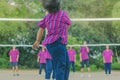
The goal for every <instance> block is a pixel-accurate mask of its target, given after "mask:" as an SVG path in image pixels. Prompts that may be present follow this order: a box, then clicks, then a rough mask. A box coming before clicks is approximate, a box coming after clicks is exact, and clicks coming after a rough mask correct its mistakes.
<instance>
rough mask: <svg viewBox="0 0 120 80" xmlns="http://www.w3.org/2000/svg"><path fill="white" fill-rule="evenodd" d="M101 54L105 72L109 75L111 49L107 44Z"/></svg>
mask: <svg viewBox="0 0 120 80" xmlns="http://www.w3.org/2000/svg"><path fill="white" fill-rule="evenodd" d="M102 56H103V63H104V69H105V74H107V75H109V74H111V63H112V56H113V51H112V50H111V49H109V45H106V49H105V50H104V51H103V53H102Z"/></svg>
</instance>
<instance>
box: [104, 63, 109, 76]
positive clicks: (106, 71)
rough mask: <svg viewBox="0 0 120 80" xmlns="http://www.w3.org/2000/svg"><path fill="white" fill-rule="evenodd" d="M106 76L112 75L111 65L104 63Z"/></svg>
mask: <svg viewBox="0 0 120 80" xmlns="http://www.w3.org/2000/svg"><path fill="white" fill-rule="evenodd" d="M104 68H105V74H111V63H104Z"/></svg>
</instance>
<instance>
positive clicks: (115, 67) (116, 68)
mask: <svg viewBox="0 0 120 80" xmlns="http://www.w3.org/2000/svg"><path fill="white" fill-rule="evenodd" d="M112 69H114V70H120V64H118V63H113V64H112Z"/></svg>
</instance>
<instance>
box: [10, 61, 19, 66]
mask: <svg viewBox="0 0 120 80" xmlns="http://www.w3.org/2000/svg"><path fill="white" fill-rule="evenodd" d="M10 65H11V66H18V62H10Z"/></svg>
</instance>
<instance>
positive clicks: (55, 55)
mask: <svg viewBox="0 0 120 80" xmlns="http://www.w3.org/2000/svg"><path fill="white" fill-rule="evenodd" d="M46 47H47V49H48V51H49V53H50V54H51V56H52V59H53V65H54V69H55V76H56V80H68V78H69V68H70V64H69V58H68V53H67V49H66V45H64V44H62V43H61V38H59V39H58V40H57V41H55V42H54V43H52V44H47V45H46Z"/></svg>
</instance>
